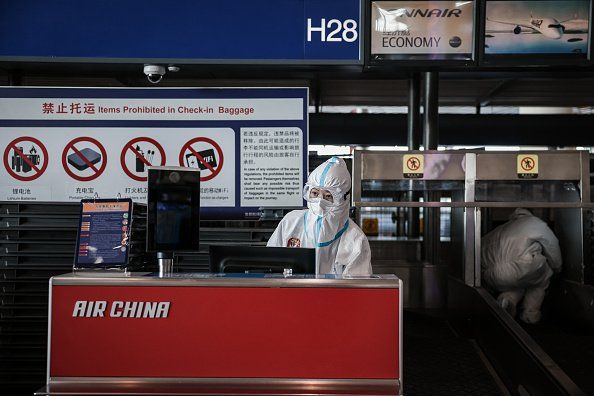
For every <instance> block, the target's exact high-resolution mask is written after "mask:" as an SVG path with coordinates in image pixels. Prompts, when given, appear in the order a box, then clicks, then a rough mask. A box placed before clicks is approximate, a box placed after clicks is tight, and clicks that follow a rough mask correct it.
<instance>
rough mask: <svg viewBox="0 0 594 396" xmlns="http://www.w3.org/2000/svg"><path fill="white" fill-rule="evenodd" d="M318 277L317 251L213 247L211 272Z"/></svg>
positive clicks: (281, 248) (211, 251) (211, 246)
mask: <svg viewBox="0 0 594 396" xmlns="http://www.w3.org/2000/svg"><path fill="white" fill-rule="evenodd" d="M285 269H291V270H292V273H293V274H315V273H316V251H315V249H304V248H284V247H254V246H223V245H210V272H214V273H220V272H225V273H246V272H248V273H280V274H282V273H283V272H284V270H285Z"/></svg>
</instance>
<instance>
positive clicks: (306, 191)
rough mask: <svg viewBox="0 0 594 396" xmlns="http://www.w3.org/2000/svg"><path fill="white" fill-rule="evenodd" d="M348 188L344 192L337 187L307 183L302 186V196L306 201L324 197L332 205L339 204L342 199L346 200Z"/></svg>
mask: <svg viewBox="0 0 594 396" xmlns="http://www.w3.org/2000/svg"><path fill="white" fill-rule="evenodd" d="M328 193H330V194H331V195H332V201H330V199H329V198H330V197H328V196H327V194H328ZM349 193H350V190H349V191H346V192H342V191H340V189H338V188H333V187H319V186H314V185H312V184H309V183H307V184H306V185H305V186H304V187H303V198H304V199H305V200H306V201H308V202H313V201H315V200H317V199H318V198H319V199H324V200H326V201H328V202H330V203H331V204H332V205H336V206H337V205H340V204H341V203H343V202H344V201H346V200H347V196H348V195H349Z"/></svg>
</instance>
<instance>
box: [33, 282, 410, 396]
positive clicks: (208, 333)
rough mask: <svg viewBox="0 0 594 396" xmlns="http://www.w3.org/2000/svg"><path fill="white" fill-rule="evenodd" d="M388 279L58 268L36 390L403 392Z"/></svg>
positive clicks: (393, 287)
mask: <svg viewBox="0 0 594 396" xmlns="http://www.w3.org/2000/svg"><path fill="white" fill-rule="evenodd" d="M401 288H402V282H401V281H400V280H399V279H398V278H396V277H395V276H393V275H381V276H372V277H357V278H346V277H345V278H342V277H330V276H322V277H320V276H318V277H316V276H307V275H305V276H289V277H284V276H282V275H257V276H252V275H250V276H247V275H246V276H241V275H229V274H227V275H223V274H174V275H172V276H170V277H166V278H158V277H155V276H151V275H146V274H131V275H130V276H117V277H113V276H109V277H107V276H101V275H99V276H97V275H95V276H92V277H91V276H81V275H76V274H68V275H62V276H58V277H54V278H52V279H51V280H50V295H49V297H50V301H49V329H48V330H49V335H48V367H47V385H46V386H45V387H44V388H42V389H40V390H39V391H38V392H37V393H36V394H38V395H58V394H60V395H71V394H81V393H84V394H161V395H168V394H204V395H208V394H251V395H253V394H279V395H304V394H309V395H311V394H324V395H331V394H336V395H344V394H350V395H353V394H360V395H365V394H373V395H384V394H385V395H388V394H392V395H394V394H401V393H402V298H401Z"/></svg>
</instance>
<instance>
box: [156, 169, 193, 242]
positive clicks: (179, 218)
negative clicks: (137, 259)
mask: <svg viewBox="0 0 594 396" xmlns="http://www.w3.org/2000/svg"><path fill="white" fill-rule="evenodd" d="M147 200H148V208H147V250H148V251H149V252H184V251H197V250H198V249H199V231H200V171H199V170H198V169H190V168H179V167H153V168H149V170H148V198H147Z"/></svg>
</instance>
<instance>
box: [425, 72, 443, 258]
mask: <svg viewBox="0 0 594 396" xmlns="http://www.w3.org/2000/svg"><path fill="white" fill-rule="evenodd" d="M423 92H424V106H423V107H424V113H423V146H424V147H425V150H437V147H438V144H439V74H438V73H437V72H426V73H425V75H424V81H423ZM424 200H425V202H430V201H436V200H439V192H436V191H427V192H426V193H425V194H424ZM423 213H424V216H423V226H424V227H423V228H424V229H423V247H424V249H423V250H424V258H425V260H426V261H427V262H429V263H430V264H433V265H439V208H424V210H423Z"/></svg>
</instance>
